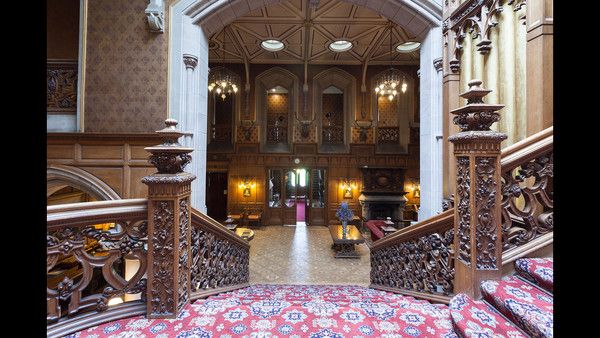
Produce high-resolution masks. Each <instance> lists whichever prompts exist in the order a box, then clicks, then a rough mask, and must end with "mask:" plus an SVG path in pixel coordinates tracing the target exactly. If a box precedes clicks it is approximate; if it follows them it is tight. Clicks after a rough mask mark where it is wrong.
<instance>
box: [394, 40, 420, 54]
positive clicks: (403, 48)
mask: <svg viewBox="0 0 600 338" xmlns="http://www.w3.org/2000/svg"><path fill="white" fill-rule="evenodd" d="M420 47H421V43H420V42H416V41H407V42H405V43H402V44H399V45H398V46H396V50H397V51H398V52H399V53H411V52H414V51H416V50H417V49H419V48H420Z"/></svg>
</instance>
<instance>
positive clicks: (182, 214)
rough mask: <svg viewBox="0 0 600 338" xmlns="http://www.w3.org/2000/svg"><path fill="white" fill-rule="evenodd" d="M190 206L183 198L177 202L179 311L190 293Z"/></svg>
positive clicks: (186, 199)
mask: <svg viewBox="0 0 600 338" xmlns="http://www.w3.org/2000/svg"><path fill="white" fill-rule="evenodd" d="M189 227H190V206H189V201H188V198H184V199H182V200H180V201H179V262H178V263H179V266H178V270H177V273H178V275H179V276H178V280H179V290H178V292H177V295H178V298H179V302H178V306H179V308H178V309H177V311H179V310H181V308H182V307H183V305H185V304H187V301H188V299H189V292H190V268H189V257H188V252H189V250H190V242H189V239H188V232H189V231H190V229H189Z"/></svg>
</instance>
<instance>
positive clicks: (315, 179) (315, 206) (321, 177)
mask: <svg viewBox="0 0 600 338" xmlns="http://www.w3.org/2000/svg"><path fill="white" fill-rule="evenodd" d="M309 172H310V191H309V203H308V208H307V209H308V210H310V211H309V212H307V215H308V218H307V223H308V224H310V225H326V224H327V220H326V216H327V203H326V196H327V191H326V189H325V188H326V186H327V177H326V176H325V174H326V170H325V169H312V170H310V171H309Z"/></svg>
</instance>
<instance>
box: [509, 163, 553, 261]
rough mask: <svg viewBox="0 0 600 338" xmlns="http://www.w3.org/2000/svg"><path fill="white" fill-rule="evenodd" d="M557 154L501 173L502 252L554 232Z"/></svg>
mask: <svg viewBox="0 0 600 338" xmlns="http://www.w3.org/2000/svg"><path fill="white" fill-rule="evenodd" d="M553 178H554V153H553V152H549V153H546V154H543V155H541V156H538V157H536V158H535V159H533V160H531V161H529V162H526V163H524V164H522V165H521V166H518V167H517V168H513V169H510V170H506V171H503V172H502V244H503V248H502V249H503V251H507V250H510V249H512V248H515V247H517V246H519V245H522V244H524V243H527V242H529V241H531V240H533V239H535V238H536V237H539V236H540V235H543V234H545V233H548V232H551V231H553V229H554V224H553V223H554V199H553V198H554V185H553Z"/></svg>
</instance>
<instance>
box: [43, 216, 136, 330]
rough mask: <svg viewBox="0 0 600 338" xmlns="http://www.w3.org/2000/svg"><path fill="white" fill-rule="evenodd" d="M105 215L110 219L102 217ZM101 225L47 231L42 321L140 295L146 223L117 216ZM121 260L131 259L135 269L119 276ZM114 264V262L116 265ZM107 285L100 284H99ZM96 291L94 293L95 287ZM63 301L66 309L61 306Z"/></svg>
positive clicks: (100, 307) (102, 308) (121, 267)
mask: <svg viewBox="0 0 600 338" xmlns="http://www.w3.org/2000/svg"><path fill="white" fill-rule="evenodd" d="M108 219H110V217H109V218H108ZM108 219H104V220H102V221H101V222H106V223H104V224H102V225H110V227H108V228H106V229H109V230H110V231H108V230H105V228H102V227H97V226H95V225H86V226H68V227H53V228H52V229H49V230H48V233H47V236H46V238H47V247H46V253H47V258H46V271H47V289H46V291H47V296H46V297H47V309H48V312H47V320H48V322H54V321H56V320H58V319H60V318H62V317H65V316H67V315H68V316H75V315H76V314H79V313H85V312H88V311H104V310H106V309H107V308H108V301H109V300H110V299H111V298H113V297H119V296H122V295H124V294H125V293H128V294H136V293H140V292H141V297H142V301H144V300H145V295H146V279H145V278H142V276H143V275H144V274H145V273H146V262H147V260H146V259H147V253H146V250H145V249H144V246H145V243H146V239H145V238H146V236H147V222H146V221H145V220H140V219H137V218H133V219H131V218H127V217H123V216H120V217H119V218H115V219H112V220H110V221H108ZM124 258H128V259H137V260H138V261H139V266H140V267H139V269H138V271H137V272H136V274H135V275H134V276H133V277H132V278H131V279H129V281H127V280H125V279H124V276H123V265H121V264H122V263H123V260H124ZM115 265H119V266H120V267H119V268H117V267H116V266H115ZM95 267H100V268H101V269H94V268H95ZM103 284H106V285H107V286H106V287H104V288H102V285H103ZM99 288H100V289H101V291H99V292H97V291H96V290H98V289H99ZM65 305H66V307H65Z"/></svg>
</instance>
